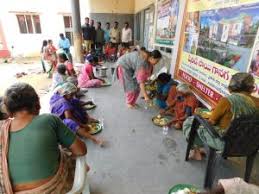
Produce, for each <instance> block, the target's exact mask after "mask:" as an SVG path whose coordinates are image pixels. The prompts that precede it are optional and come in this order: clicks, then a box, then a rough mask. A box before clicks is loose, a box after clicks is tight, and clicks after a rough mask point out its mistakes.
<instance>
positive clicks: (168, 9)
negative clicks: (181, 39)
mask: <svg viewBox="0 0 259 194" xmlns="http://www.w3.org/2000/svg"><path fill="white" fill-rule="evenodd" d="M178 13H179V0H158V3H157V25H156V38H155V42H156V43H157V44H163V45H168V46H173V45H174V42H175V34H176V24H177V20H178Z"/></svg>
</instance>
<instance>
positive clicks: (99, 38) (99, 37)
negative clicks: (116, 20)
mask: <svg viewBox="0 0 259 194" xmlns="http://www.w3.org/2000/svg"><path fill="white" fill-rule="evenodd" d="M104 42H105V40H104V30H103V29H102V24H101V22H98V23H97V29H96V37H95V47H96V49H98V50H100V51H101V52H102V50H103V45H104Z"/></svg>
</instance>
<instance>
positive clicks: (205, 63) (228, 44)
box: [177, 0, 259, 106]
mask: <svg viewBox="0 0 259 194" xmlns="http://www.w3.org/2000/svg"><path fill="white" fill-rule="evenodd" d="M221 2H225V1H224V0H222V1H221ZM213 3H216V2H212V1H209V0H202V1H199V2H198V1H190V2H189V4H188V8H187V18H186V22H185V33H184V38H183V41H184V42H183V45H184V46H183V52H182V54H181V63H180V66H179V68H178V73H177V77H178V78H180V79H181V80H183V81H185V82H188V83H190V84H191V85H192V87H193V88H194V90H195V91H197V93H199V95H200V96H201V97H202V98H203V99H205V100H207V101H208V103H209V104H210V105H212V106H213V105H215V104H216V103H217V102H218V100H219V99H220V98H221V97H222V96H226V95H228V94H229V91H228V84H229V81H230V79H231V77H232V75H233V74H235V73H237V72H250V73H252V74H253V75H255V76H259V41H258V40H259V34H258V28H259V3H258V1H257V3H256V1H252V0H247V1H245V0H242V3H241V1H240V3H233V2H231V3H229V4H228V3H224V4H223V3H221V4H219V1H217V5H214V4H213ZM220 6H221V7H220ZM256 82H257V83H258V86H259V79H257V80H256ZM258 91H259V87H258V88H257V95H259V93H258Z"/></svg>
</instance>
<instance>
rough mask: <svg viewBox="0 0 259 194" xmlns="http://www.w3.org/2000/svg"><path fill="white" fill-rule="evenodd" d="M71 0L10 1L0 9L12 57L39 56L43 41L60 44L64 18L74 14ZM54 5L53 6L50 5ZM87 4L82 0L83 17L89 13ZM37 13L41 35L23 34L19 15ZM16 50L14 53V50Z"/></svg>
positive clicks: (3, 3) (5, 2)
mask: <svg viewBox="0 0 259 194" xmlns="http://www.w3.org/2000/svg"><path fill="white" fill-rule="evenodd" d="M70 3H71V1H70V0H53V1H51V2H50V1H46V0H8V1H4V2H2V5H1V6H0V7H1V8H0V17H1V18H2V24H3V30H4V33H5V36H6V42H7V46H8V49H9V50H10V51H11V52H12V51H13V53H12V54H13V55H22V54H23V56H33V55H39V51H40V47H41V44H42V41H43V40H44V39H52V40H53V41H54V43H57V42H58V38H59V33H61V32H64V21H63V15H64V14H65V15H67V14H71V4H70ZM49 5H51V6H49ZM88 7H89V6H88V1H87V0H82V1H81V18H82V21H83V18H84V17H85V16H87V15H89V14H88V12H89V11H88ZM19 12H21V13H23V12H36V13H38V14H39V15H40V20H41V30H42V33H41V34H21V33H20V30H19V26H18V21H17V18H16V13H19ZM12 46H13V47H14V49H13V50H12V48H11V47H12Z"/></svg>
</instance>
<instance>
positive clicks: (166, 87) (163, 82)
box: [155, 73, 177, 109]
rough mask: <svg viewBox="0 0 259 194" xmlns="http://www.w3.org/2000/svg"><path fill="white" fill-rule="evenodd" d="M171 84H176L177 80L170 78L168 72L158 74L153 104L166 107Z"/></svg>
mask: <svg viewBox="0 0 259 194" xmlns="http://www.w3.org/2000/svg"><path fill="white" fill-rule="evenodd" d="M173 85H177V82H176V81H174V80H173V79H172V78H171V75H170V74H167V73H161V74H159V76H158V78H157V97H156V99H155V104H156V106H157V107H158V108H159V109H165V108H167V104H166V100H167V98H168V94H169V91H170V88H171V87H172V86H173Z"/></svg>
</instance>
